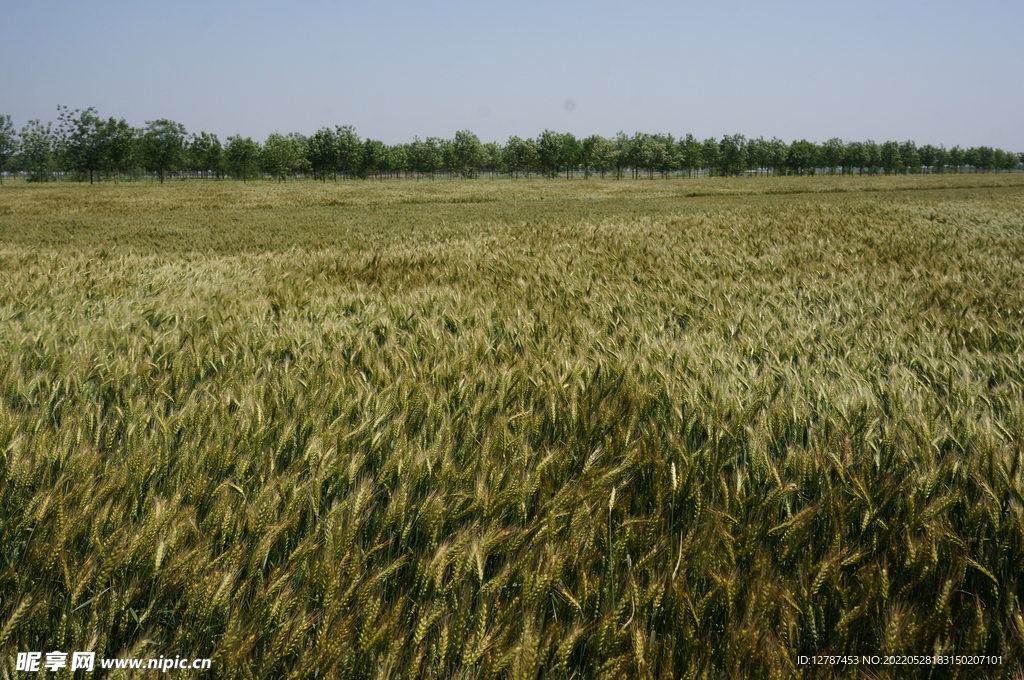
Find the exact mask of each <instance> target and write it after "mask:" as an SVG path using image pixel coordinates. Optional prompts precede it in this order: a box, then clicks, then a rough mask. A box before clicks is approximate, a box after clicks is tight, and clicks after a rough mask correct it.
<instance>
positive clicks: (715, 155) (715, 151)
mask: <svg viewBox="0 0 1024 680" xmlns="http://www.w3.org/2000/svg"><path fill="white" fill-rule="evenodd" d="M720 156H721V150H720V149H719V147H718V141H717V140H715V138H714V137H708V138H707V139H705V140H704V142H703V144H701V158H702V159H703V161H704V167H706V168H707V169H708V177H711V176H713V175H714V174H715V169H717V168H718V163H719V158H720Z"/></svg>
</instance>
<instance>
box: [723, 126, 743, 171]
mask: <svg viewBox="0 0 1024 680" xmlns="http://www.w3.org/2000/svg"><path fill="white" fill-rule="evenodd" d="M746 147H747V139H746V138H745V137H744V136H743V135H725V136H724V137H722V141H720V142H719V143H718V158H719V165H720V167H721V168H722V174H724V175H739V174H741V173H742V172H743V171H744V170H745V169H746V167H747V150H746Z"/></svg>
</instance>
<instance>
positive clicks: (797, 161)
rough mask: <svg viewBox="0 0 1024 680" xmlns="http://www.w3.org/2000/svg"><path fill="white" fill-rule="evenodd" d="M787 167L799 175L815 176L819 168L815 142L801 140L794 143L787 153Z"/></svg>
mask: <svg viewBox="0 0 1024 680" xmlns="http://www.w3.org/2000/svg"><path fill="white" fill-rule="evenodd" d="M786 165H787V166H788V167H789V170H790V172H793V173H795V174H797V175H805V174H811V175H813V174H814V170H815V168H817V167H818V147H817V145H816V144H814V143H813V142H808V141H807V140H806V139H801V140H800V141H799V142H793V143H792V144H790V145H789V149H788V150H787V151H786Z"/></svg>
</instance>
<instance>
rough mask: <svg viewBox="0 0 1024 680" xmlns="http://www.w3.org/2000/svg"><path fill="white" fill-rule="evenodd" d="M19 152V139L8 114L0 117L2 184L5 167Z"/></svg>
mask: <svg viewBox="0 0 1024 680" xmlns="http://www.w3.org/2000/svg"><path fill="white" fill-rule="evenodd" d="M17 152H18V137H17V135H16V134H15V132H14V124H13V123H12V122H11V117H10V116H9V115H7V114H2V115H0V184H3V182H4V167H5V166H6V165H7V161H9V160H10V159H11V157H12V156H14V154H15V153H17Z"/></svg>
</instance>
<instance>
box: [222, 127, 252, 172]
mask: <svg viewBox="0 0 1024 680" xmlns="http://www.w3.org/2000/svg"><path fill="white" fill-rule="evenodd" d="M224 164H225V166H226V167H227V170H228V172H230V173H231V174H232V175H234V177H235V178H236V179H240V180H242V181H243V182H245V181H248V180H250V179H252V178H254V177H257V176H258V174H259V167H260V145H259V144H258V143H256V142H254V141H252V138H251V137H245V138H243V137H241V136H240V135H233V136H231V137H228V143H227V146H226V147H225V148H224Z"/></svg>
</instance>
